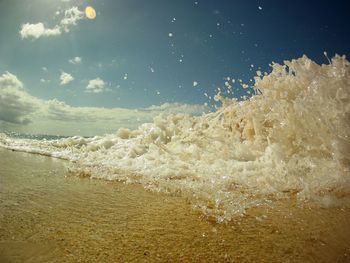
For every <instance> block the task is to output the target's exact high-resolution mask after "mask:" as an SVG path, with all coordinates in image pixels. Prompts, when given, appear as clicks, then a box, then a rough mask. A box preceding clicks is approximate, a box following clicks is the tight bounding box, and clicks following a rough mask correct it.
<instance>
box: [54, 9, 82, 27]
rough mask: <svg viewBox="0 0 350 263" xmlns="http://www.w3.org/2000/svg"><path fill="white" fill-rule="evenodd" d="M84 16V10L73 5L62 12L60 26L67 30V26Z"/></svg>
mask: <svg viewBox="0 0 350 263" xmlns="http://www.w3.org/2000/svg"><path fill="white" fill-rule="evenodd" d="M83 18H84V12H82V11H80V10H79V9H78V7H76V6H74V7H72V8H71V9H68V10H66V11H65V12H64V18H63V19H62V20H61V23H60V24H61V26H62V28H63V29H64V30H65V31H66V32H69V27H70V26H72V25H76V24H77V21H79V20H81V19H83Z"/></svg>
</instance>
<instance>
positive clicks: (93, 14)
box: [85, 6, 96, 19]
mask: <svg viewBox="0 0 350 263" xmlns="http://www.w3.org/2000/svg"><path fill="white" fill-rule="evenodd" d="M85 15H86V17H87V18H89V19H95V18H96V10H95V9H94V8H93V7H91V6H87V7H86V8H85Z"/></svg>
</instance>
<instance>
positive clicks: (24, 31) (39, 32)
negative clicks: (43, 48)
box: [19, 23, 61, 39]
mask: <svg viewBox="0 0 350 263" xmlns="http://www.w3.org/2000/svg"><path fill="white" fill-rule="evenodd" d="M19 33H20V35H21V37H22V39H24V38H30V37H32V38H34V39H38V38H40V37H42V36H46V37H47V36H58V35H60V34H61V29H60V27H58V26H55V27H54V28H53V29H49V28H45V26H44V24H43V23H37V24H29V23H26V24H24V25H22V28H21V30H20V32H19Z"/></svg>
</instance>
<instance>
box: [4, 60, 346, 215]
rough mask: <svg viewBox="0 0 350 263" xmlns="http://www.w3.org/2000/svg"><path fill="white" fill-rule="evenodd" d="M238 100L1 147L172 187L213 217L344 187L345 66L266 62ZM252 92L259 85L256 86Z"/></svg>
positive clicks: (338, 193) (83, 170)
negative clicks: (250, 92) (267, 68)
mask: <svg viewBox="0 0 350 263" xmlns="http://www.w3.org/2000/svg"><path fill="white" fill-rule="evenodd" d="M271 66H272V71H271V73H270V74H266V75H265V76H262V75H261V74H260V72H258V74H257V76H256V77H255V85H254V89H255V91H256V93H259V95H258V94H257V95H255V96H253V97H251V98H249V99H247V100H245V101H237V100H235V99H229V98H224V97H222V96H220V95H217V96H216V99H217V100H220V101H221V102H222V106H221V107H220V108H219V109H217V110H216V111H215V112H212V113H208V114H204V115H202V116H197V117H194V116H189V115H181V114H176V115H160V116H158V117H156V118H155V119H154V122H153V123H145V124H142V125H141V126H140V127H139V128H138V129H136V130H128V129H123V128H122V129H119V130H118V131H117V132H116V133H115V134H110V135H106V136H96V137H93V138H83V137H79V136H76V137H70V138H64V139H59V140H50V141H45V140H26V139H13V138H10V137H8V136H6V135H4V134H2V135H0V146H2V147H5V148H8V149H13V150H19V151H26V152H31V153H38V154H43V155H48V156H52V157H56V158H62V159H66V160H69V161H71V165H70V170H71V171H72V172H73V173H76V174H81V175H88V176H91V177H93V178H101V179H106V180H119V181H124V182H128V183H141V184H142V185H143V186H144V187H145V188H147V189H151V190H153V191H162V192H169V193H180V194H181V195H183V196H186V197H188V198H189V200H191V202H192V204H193V205H194V206H195V207H196V208H198V209H201V210H202V211H203V212H204V213H206V214H207V215H210V216H215V217H216V218H217V220H218V221H223V220H230V219H231V218H232V217H234V216H235V215H241V214H243V213H244V212H245V211H246V210H247V209H248V208H250V207H254V206H258V205H261V204H264V203H269V202H272V201H273V200H274V199H278V198H285V197H288V196H291V195H293V196H296V197H297V200H299V201H310V200H313V201H317V202H319V203H320V204H326V205H329V204H331V203H334V202H336V201H337V200H340V199H341V198H344V197H348V196H349V194H350V138H349V135H350V67H349V62H348V61H347V60H346V58H345V57H341V56H335V57H334V58H333V59H332V61H331V63H330V64H328V65H318V64H316V63H315V62H313V61H312V60H310V59H308V58H307V57H306V56H303V57H302V58H299V59H296V60H292V61H285V62H284V64H283V65H280V64H277V63H273V64H272V65H271ZM257 91H259V92H257Z"/></svg>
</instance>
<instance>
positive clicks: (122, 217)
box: [0, 149, 350, 263]
mask: <svg viewBox="0 0 350 263" xmlns="http://www.w3.org/2000/svg"><path fill="white" fill-rule="evenodd" d="M0 164H1V167H3V169H2V170H1V171H0V179H1V184H0V193H1V195H0V197H1V198H0V260H1V261H2V262H23V261H24V262H47V261H49V262H78V261H83V262H86V261H89V262H111V261H112V262H113V261H123V262H135V261H137V262H149V261H151V262H164V261H171V262H258V261H259V262H325V263H328V262H340V263H342V262H344V263H345V262H349V260H350V229H349V227H348V226H349V225H350V209H349V208H327V209H326V208H315V207H302V208H301V207H298V206H296V204H295V202H293V200H289V201H283V202H279V203H278V204H276V207H274V208H270V207H268V206H264V207H258V208H254V209H251V210H249V211H248V213H247V215H245V216H243V217H239V218H237V219H235V220H232V221H231V222H227V223H222V224H218V223H216V222H213V221H212V220H210V219H208V218H206V217H205V216H204V215H203V214H201V213H200V212H198V211H195V210H193V209H192V207H191V206H190V204H189V203H188V201H187V200H186V199H185V198H183V197H179V196H175V195H166V194H162V193H155V192H150V191H147V190H145V189H144V188H143V187H142V186H141V185H131V184H130V185H128V184H123V183H120V182H110V181H103V180H95V179H88V178H79V177H76V176H69V175H68V174H67V173H66V171H65V162H64V161H62V160H59V159H56V158H47V157H45V156H39V155H33V154H29V153H21V152H13V151H10V150H4V149H0ZM18 164H20V166H19V165H18Z"/></svg>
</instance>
